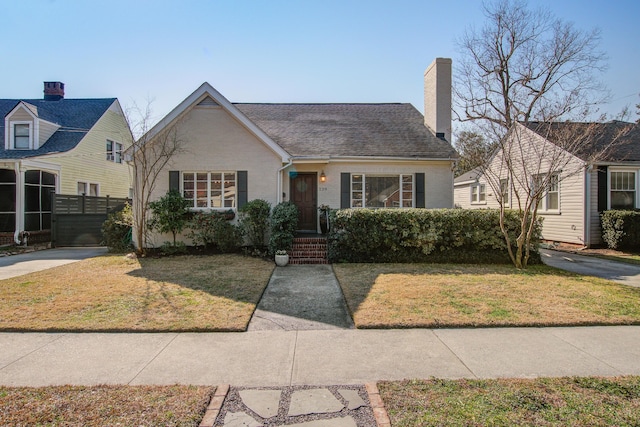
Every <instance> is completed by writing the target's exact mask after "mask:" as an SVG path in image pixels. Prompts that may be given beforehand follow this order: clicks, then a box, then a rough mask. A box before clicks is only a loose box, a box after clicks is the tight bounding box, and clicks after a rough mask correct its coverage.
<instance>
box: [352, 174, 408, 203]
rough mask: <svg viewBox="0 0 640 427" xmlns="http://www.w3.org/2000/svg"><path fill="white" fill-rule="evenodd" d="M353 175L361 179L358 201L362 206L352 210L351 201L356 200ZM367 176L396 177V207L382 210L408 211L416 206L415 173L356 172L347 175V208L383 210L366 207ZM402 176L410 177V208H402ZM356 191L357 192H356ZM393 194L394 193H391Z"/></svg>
mask: <svg viewBox="0 0 640 427" xmlns="http://www.w3.org/2000/svg"><path fill="white" fill-rule="evenodd" d="M354 175H359V176H361V177H362V182H361V184H362V189H361V190H359V192H360V193H362V198H361V199H360V202H361V203H362V206H357V207H355V208H354V206H353V201H354V200H356V199H354V198H353V193H354V190H353V176H354ZM367 176H368V177H372V178H375V177H387V178H390V177H397V178H398V190H396V192H398V195H399V196H398V206H395V207H394V206H389V207H384V209H410V208H414V207H415V206H416V174H415V173H398V174H396V173H375V172H371V173H364V172H361V173H356V172H351V173H349V207H350V208H353V209H383V207H372V206H366V194H365V193H366V182H367ZM404 176H410V177H411V206H410V207H405V206H402V205H403V202H404V199H403V194H402V193H403V190H402V188H403V186H402V184H403V182H402V178H403V177H404ZM356 191H358V190H356ZM391 194H394V193H391Z"/></svg>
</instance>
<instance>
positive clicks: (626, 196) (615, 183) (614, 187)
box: [610, 172, 636, 209]
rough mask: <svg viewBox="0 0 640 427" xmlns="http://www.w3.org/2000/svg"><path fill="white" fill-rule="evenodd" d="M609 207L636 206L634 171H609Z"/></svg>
mask: <svg viewBox="0 0 640 427" xmlns="http://www.w3.org/2000/svg"><path fill="white" fill-rule="evenodd" d="M610 177H611V209H634V208H635V207H636V173H635V172H611V176H610Z"/></svg>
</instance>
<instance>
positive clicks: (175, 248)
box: [160, 242, 187, 255]
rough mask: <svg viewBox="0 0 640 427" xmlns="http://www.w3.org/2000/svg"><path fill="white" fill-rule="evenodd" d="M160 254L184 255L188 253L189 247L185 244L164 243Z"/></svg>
mask: <svg viewBox="0 0 640 427" xmlns="http://www.w3.org/2000/svg"><path fill="white" fill-rule="evenodd" d="M160 253H162V254H163V255H182V254H186V253H187V245H185V244H184V242H176V243H171V242H164V243H163V244H162V246H161V247H160Z"/></svg>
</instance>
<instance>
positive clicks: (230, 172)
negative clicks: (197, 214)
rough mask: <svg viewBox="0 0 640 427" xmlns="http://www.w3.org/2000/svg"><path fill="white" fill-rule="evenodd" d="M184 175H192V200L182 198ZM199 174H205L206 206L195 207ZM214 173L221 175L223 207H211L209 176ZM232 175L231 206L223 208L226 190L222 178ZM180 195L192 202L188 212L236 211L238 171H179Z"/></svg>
mask: <svg viewBox="0 0 640 427" xmlns="http://www.w3.org/2000/svg"><path fill="white" fill-rule="evenodd" d="M186 173H190V174H193V178H194V180H193V185H194V188H193V199H187V198H186V197H184V191H185V190H184V174H186ZM200 173H206V174H207V206H197V204H198V194H197V193H198V189H197V182H198V179H197V175H198V174H200ZM215 173H219V174H222V180H223V182H222V193H221V195H220V197H221V203H222V205H223V206H211V199H212V197H211V175H212V174H215ZM231 174H233V176H234V186H233V188H234V195H233V206H224V202H225V201H226V197H225V191H226V190H227V189H226V188H225V187H224V176H225V175H231ZM180 194H181V195H182V197H184V198H185V199H187V200H193V204H192V205H191V206H189V209H190V210H193V211H227V210H229V209H232V210H234V211H235V210H237V209H238V171H234V170H198V171H195V170H184V171H182V170H181V171H180Z"/></svg>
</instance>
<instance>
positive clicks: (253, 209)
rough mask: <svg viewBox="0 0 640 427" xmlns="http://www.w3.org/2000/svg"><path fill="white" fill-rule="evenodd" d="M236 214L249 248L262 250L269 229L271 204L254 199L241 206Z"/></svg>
mask: <svg viewBox="0 0 640 427" xmlns="http://www.w3.org/2000/svg"><path fill="white" fill-rule="evenodd" d="M238 212H240V220H239V222H240V229H241V230H242V234H243V235H244V236H245V237H246V238H247V240H248V241H249V246H254V247H255V248H258V249H263V248H264V246H265V237H266V234H267V229H268V228H269V214H270V213H271V204H269V202H267V201H265V200H261V199H256V200H252V201H250V202H249V203H247V204H245V205H244V206H242V207H241V208H240V209H238Z"/></svg>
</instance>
